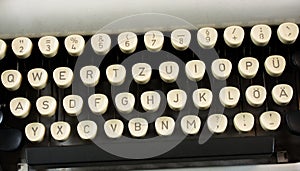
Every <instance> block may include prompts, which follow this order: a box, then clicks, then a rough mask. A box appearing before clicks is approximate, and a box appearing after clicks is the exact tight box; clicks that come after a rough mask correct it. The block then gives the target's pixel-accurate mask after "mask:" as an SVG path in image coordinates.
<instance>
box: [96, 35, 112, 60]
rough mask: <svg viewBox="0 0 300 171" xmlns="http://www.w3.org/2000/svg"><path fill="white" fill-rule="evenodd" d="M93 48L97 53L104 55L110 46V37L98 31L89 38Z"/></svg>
mask: <svg viewBox="0 0 300 171" xmlns="http://www.w3.org/2000/svg"><path fill="white" fill-rule="evenodd" d="M91 45H92V47H93V50H94V52H95V53H96V54H98V55H106V54H107V53H108V52H109V50H110V47H111V39H110V37H109V35H107V34H103V33H99V34H95V35H94V36H93V37H92V38H91Z"/></svg>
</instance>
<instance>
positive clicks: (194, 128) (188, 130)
mask: <svg viewBox="0 0 300 171" xmlns="http://www.w3.org/2000/svg"><path fill="white" fill-rule="evenodd" d="M180 126H181V129H182V131H183V133H185V134H189V135H194V134H197V133H198V132H199V130H200V126H201V120H200V118H199V117H198V116H196V115H186V116H184V117H182V119H181V121H180Z"/></svg>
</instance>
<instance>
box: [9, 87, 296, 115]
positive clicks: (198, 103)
mask: <svg viewBox="0 0 300 171" xmlns="http://www.w3.org/2000/svg"><path fill="white" fill-rule="evenodd" d="M266 95H267V92H266V89H265V88H264V87H263V86H259V85H252V86H249V87H248V88H247V90H246V92H245V96H246V101H247V103H248V104H249V105H251V106H253V107H259V106H261V105H262V104H263V103H264V102H265V100H266ZM292 97H293V89H292V87H291V86H290V85H287V84H278V85H276V86H274V87H273V89H272V98H273V100H274V102H275V103H276V104H278V105H281V106H284V105H287V104H288V103H289V102H290V101H291V99H292ZM192 98H193V103H194V105H195V107H196V108H198V109H200V110H205V109H208V108H209V107H210V106H211V104H212V101H213V93H212V92H211V90H209V89H206V88H200V89H197V90H195V91H194V92H193V95H192ZM219 100H220V103H221V104H222V105H223V106H224V107H226V108H233V107H235V106H236V105H237V104H238V102H239V100H240V91H239V89H237V88H236V87H230V86H228V87H223V88H222V89H221V90H220V92H219ZM140 101H141V104H142V107H143V109H144V110H145V111H149V112H155V111H157V110H158V109H159V107H160V105H161V104H162V103H161V95H160V94H159V93H158V92H156V91H146V92H144V93H142V95H141V97H140ZM108 102H109V101H108V98H107V96H106V95H104V94H93V95H91V96H90V97H89V98H88V106H89V108H90V110H91V111H92V112H93V113H95V114H104V113H105V112H106V110H107V108H108ZM186 102H187V94H186V92H185V91H183V90H180V89H173V90H171V91H169V92H168V93H167V103H168V106H169V107H170V108H171V109H172V110H174V111H180V110H182V109H183V108H184V107H185V105H186ZM83 103H84V102H83V99H82V97H80V96H79V95H68V96H66V97H65V98H64V99H63V108H64V110H65V111H66V113H68V114H69V115H71V116H77V115H79V114H80V113H81V110H82V108H83ZM114 103H115V107H116V109H117V111H118V112H119V113H124V114H127V113H131V112H132V111H133V109H134V105H135V96H134V95H133V94H131V93H128V92H123V93H119V94H117V95H116V96H115V98H114ZM30 108H31V103H30V101H29V100H28V99H26V98H23V97H17V98H14V99H12V100H11V101H10V111H11V113H12V114H13V115H14V116H16V117H19V118H25V117H27V116H28V114H29V113H30ZM36 108H37V110H38V112H39V113H40V114H41V115H42V116H48V117H51V116H53V115H54V114H55V112H56V108H57V101H56V100H55V98H53V97H51V96H42V97H39V98H38V99H37V101H36Z"/></svg>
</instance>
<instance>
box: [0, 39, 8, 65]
mask: <svg viewBox="0 0 300 171" xmlns="http://www.w3.org/2000/svg"><path fill="white" fill-rule="evenodd" d="M6 49H7V45H6V43H5V42H4V41H3V40H1V39H0V60H1V59H3V58H4V57H5V54H6Z"/></svg>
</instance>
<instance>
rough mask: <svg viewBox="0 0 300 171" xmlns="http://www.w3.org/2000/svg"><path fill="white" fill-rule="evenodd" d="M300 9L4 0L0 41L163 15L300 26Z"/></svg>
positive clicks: (221, 23)
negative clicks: (134, 16) (126, 19)
mask: <svg viewBox="0 0 300 171" xmlns="http://www.w3.org/2000/svg"><path fill="white" fill-rule="evenodd" d="M299 8H300V1H299V0H284V1H283V0H282V1H274V0H264V1H262V0H251V1H250V0H248V1H241V0H231V1H224V0H211V1H205V0H185V1H182V0H164V1H161V0H143V1H141V0H131V1H122V0H101V1H99V0H90V1H84V3H82V0H72V1H71V0H65V1H60V0H43V1H40V0H27V1H12V0H2V1H1V2H0V21H1V26H0V28H1V29H0V37H1V38H8V37H17V36H21V35H23V36H25V35H26V36H29V37H31V36H35V37H41V35H70V34H75V33H77V34H92V33H95V32H96V31H97V30H99V29H100V28H102V27H103V26H105V25H107V24H109V23H111V22H112V21H115V20H117V19H120V18H122V17H128V16H131V15H137V14H142V13H163V14H166V15H171V16H175V17H179V18H182V19H183V20H186V21H187V22H188V23H191V24H192V25H193V26H195V27H197V28H200V27H204V26H216V27H225V26H229V25H243V26H244V25H254V24H258V23H267V24H280V23H282V22H285V21H291V22H296V23H299V22H300V15H299ZM145 19H147V17H146V18H145ZM146 21H147V20H146ZM167 21H168V20H167ZM149 23H150V21H148V22H145V23H143V24H141V23H135V24H129V25H128V24H127V25H125V26H124V28H125V29H126V27H128V29H126V30H130V29H129V28H134V29H135V30H140V31H145V28H147V27H145V25H147V24H149ZM150 24H153V23H150ZM158 24H159V25H161V24H162V23H158ZM164 26H165V27H164V28H163V29H168V30H170V29H172V30H173V29H175V28H180V27H185V28H187V27H189V26H188V25H185V26H184V24H182V23H181V24H176V23H174V22H172V21H171V20H169V22H165V23H164ZM124 28H123V29H124ZM153 28H158V26H156V27H153ZM153 28H152V29H153ZM121 30H122V28H115V29H113V30H111V29H108V30H107V32H118V33H119V32H120V31H121ZM146 30H148V29H146ZM132 31H134V30H132Z"/></svg>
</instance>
